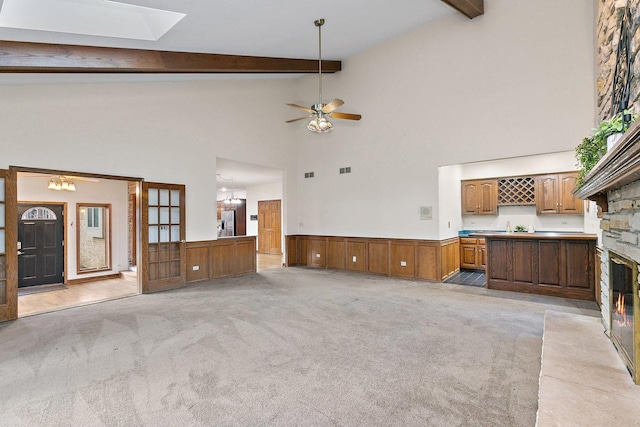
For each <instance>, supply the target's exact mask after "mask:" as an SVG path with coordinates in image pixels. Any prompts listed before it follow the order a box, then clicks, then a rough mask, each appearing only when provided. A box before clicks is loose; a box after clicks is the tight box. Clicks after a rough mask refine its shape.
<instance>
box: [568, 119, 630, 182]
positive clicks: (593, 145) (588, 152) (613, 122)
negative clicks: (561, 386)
mask: <svg viewBox="0 0 640 427" xmlns="http://www.w3.org/2000/svg"><path fill="white" fill-rule="evenodd" d="M625 114H627V115H628V116H631V120H630V121H629V122H627V123H625V122H624V121H623V120H622V117H623V116H622V114H621V113H618V114H616V115H615V116H613V117H612V118H611V119H609V120H604V121H602V122H601V123H600V125H598V127H597V128H595V129H593V135H591V136H588V137H586V138H584V139H583V140H582V143H580V145H578V146H577V147H576V159H577V160H578V163H577V165H576V166H578V169H579V171H578V182H577V185H578V186H580V185H582V182H583V181H584V178H585V176H587V174H588V173H589V171H590V170H591V169H593V167H594V166H595V165H596V163H598V161H599V160H600V159H601V158H602V156H604V154H605V153H606V152H607V138H608V137H609V136H611V135H614V134H616V133H623V132H624V131H626V130H627V128H628V127H629V125H630V124H631V123H633V122H634V121H635V120H636V119H637V118H638V114H637V113H635V114H634V113H632V111H631V110H625Z"/></svg>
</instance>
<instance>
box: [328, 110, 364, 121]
mask: <svg viewBox="0 0 640 427" xmlns="http://www.w3.org/2000/svg"><path fill="white" fill-rule="evenodd" d="M329 116H330V117H333V118H334V119H345V120H360V119H361V118H362V116H361V115H360V114H349V113H338V112H335V113H331V114H329Z"/></svg>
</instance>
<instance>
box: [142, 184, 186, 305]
mask: <svg viewBox="0 0 640 427" xmlns="http://www.w3.org/2000/svg"><path fill="white" fill-rule="evenodd" d="M184 218H185V186H184V185H179V184H157V183H150V182H143V183H142V221H141V228H142V230H141V245H142V251H141V254H142V262H141V263H140V264H141V265H140V267H141V272H142V273H141V276H142V292H143V293H150V292H158V291H164V290H167V289H174V288H180V287H182V286H185V285H186V277H187V270H186V266H187V262H186V252H185V234H186V229H185V220H184Z"/></svg>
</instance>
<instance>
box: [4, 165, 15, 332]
mask: <svg viewBox="0 0 640 427" xmlns="http://www.w3.org/2000/svg"><path fill="white" fill-rule="evenodd" d="M16 211H17V188H16V172H15V171H13V170H3V169H0V322H5V321H7V320H13V319H17V318H18V274H17V272H18V251H17V249H16V242H17V240H18V237H17V228H18V224H17V222H16Z"/></svg>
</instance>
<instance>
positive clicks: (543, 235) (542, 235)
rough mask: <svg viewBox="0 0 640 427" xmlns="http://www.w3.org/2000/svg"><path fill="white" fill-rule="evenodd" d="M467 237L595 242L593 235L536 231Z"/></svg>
mask: <svg viewBox="0 0 640 427" xmlns="http://www.w3.org/2000/svg"><path fill="white" fill-rule="evenodd" d="M468 236H469V237H484V238H487V237H490V238H508V239H536V240H540V239H562V240H597V239H598V236H596V235H595V234H585V233H578V232H576V233H572V232H566V231H536V232H535V233H527V232H515V231H513V232H509V233H508V232H506V231H478V232H472V233H470V234H469V235H468Z"/></svg>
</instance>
